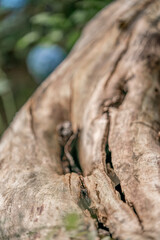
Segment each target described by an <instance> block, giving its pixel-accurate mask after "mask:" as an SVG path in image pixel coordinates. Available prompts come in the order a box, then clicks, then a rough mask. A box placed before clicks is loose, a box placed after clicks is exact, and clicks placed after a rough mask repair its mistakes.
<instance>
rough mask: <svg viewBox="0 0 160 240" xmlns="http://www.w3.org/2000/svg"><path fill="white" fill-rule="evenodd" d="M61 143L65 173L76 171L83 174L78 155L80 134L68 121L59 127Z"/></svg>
mask: <svg viewBox="0 0 160 240" xmlns="http://www.w3.org/2000/svg"><path fill="white" fill-rule="evenodd" d="M57 132H58V136H59V143H60V145H61V162H62V168H63V173H64V174H66V173H71V172H75V173H78V174H82V170H81V166H80V163H79V157H78V135H79V133H76V134H74V133H73V131H72V125H71V123H70V122H69V121H66V122H64V123H62V124H60V125H58V127H57Z"/></svg>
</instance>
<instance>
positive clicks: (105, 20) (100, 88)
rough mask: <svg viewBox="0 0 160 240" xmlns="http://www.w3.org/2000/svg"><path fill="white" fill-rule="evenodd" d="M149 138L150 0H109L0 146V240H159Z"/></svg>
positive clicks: (152, 82) (155, 126) (156, 138)
mask: <svg viewBox="0 0 160 240" xmlns="http://www.w3.org/2000/svg"><path fill="white" fill-rule="evenodd" d="M159 131H160V2H159V0H157V1H156V0H141V1H140V0H132V1H129V0H119V1H116V2H115V3H113V4H111V5H110V6H108V7H107V8H106V9H104V10H103V11H102V12H101V13H100V14H98V15H97V16H96V17H95V19H93V20H92V21H91V22H90V23H89V24H88V26H87V27H86V28H85V29H84V32H83V34H82V36H81V39H80V40H79V41H78V43H77V44H76V46H75V47H74V49H73V50H72V52H71V54H70V55H69V56H68V58H67V59H66V60H65V61H64V62H63V64H61V66H60V67H58V69H57V70H56V71H55V72H54V73H53V74H52V75H51V76H50V77H49V78H48V79H47V80H46V81H45V82H44V83H43V84H42V85H41V86H40V88H39V89H38V90H37V91H36V92H35V94H34V95H33V96H32V97H31V98H30V99H29V101H28V102H27V103H26V104H25V106H24V107H23V108H22V109H21V111H20V112H19V113H18V114H17V116H16V117H15V119H14V121H13V123H12V124H11V125H10V127H9V128H8V130H7V131H6V132H5V134H4V135H3V137H2V139H1V142H0V236H1V238H0V239H22V240H23V239H58V240H60V239H62V240H65V239H66V240H67V239H95V240H97V239H100V238H101V237H100V230H99V229H103V231H104V233H105V234H107V230H108V231H109V232H110V234H111V235H112V237H114V238H117V239H121V240H123V239H124V240H126V239H130V240H132V239H133V240H142V239H143V240H144V239H146V240H149V239H160V209H159V206H160V132H159ZM105 230H106V231H105ZM101 232H102V231H101Z"/></svg>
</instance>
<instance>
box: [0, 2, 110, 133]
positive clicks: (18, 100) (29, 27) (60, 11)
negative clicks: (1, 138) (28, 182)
mask: <svg viewBox="0 0 160 240" xmlns="http://www.w3.org/2000/svg"><path fill="white" fill-rule="evenodd" d="M110 2H112V0H30V1H29V4H28V5H27V6H26V7H25V8H24V9H19V10H16V11H15V10H14V11H11V10H5V9H2V7H0V69H1V73H2V72H3V74H0V109H1V112H2V111H3V110H4V111H5V114H4V115H6V118H7V124H8V123H9V122H10V121H11V119H12V117H13V115H14V114H15V111H17V110H18V109H19V108H20V107H21V106H22V105H23V104H24V102H25V101H26V100H27V99H28V97H29V96H30V95H31V94H32V92H33V91H34V90H35V88H36V87H37V85H36V83H35V82H34V80H33V79H32V77H31V76H30V75H29V73H28V71H27V68H26V63H25V60H26V56H27V54H28V52H29V50H30V49H31V48H32V47H33V46H35V45H37V44H44V45H52V44H58V45H59V46H61V47H62V48H64V49H65V51H66V52H69V51H70V50H71V48H72V47H73V45H74V43H75V42H76V41H77V39H78V38H79V36H80V34H81V30H82V28H83V27H84V25H85V24H86V23H87V22H88V21H89V20H90V19H91V18H92V17H93V16H94V15H95V14H96V13H97V12H98V11H100V10H101V9H102V8H104V7H105V6H106V5H107V4H109V3H110ZM2 75H3V76H4V75H5V79H6V83H5V84H9V85H10V87H8V89H9V90H8V92H10V93H11V95H12V97H10V99H12V100H11V103H10V104H8V107H6V106H5V104H4V100H3V98H2V96H3V88H5V86H4V85H5V84H4V77H2ZM1 82H3V83H1ZM5 91H6V90H4V92H5ZM1 98H2V99H1ZM13 98H14V103H13ZM1 100H2V101H1ZM8 101H9V100H8ZM2 108H3V110H2ZM11 108H12V110H13V111H11ZM1 112H0V133H2V131H3V130H4V128H5V127H6V126H5V125H6V123H5V124H4V120H2V113H1ZM8 113H10V114H8ZM7 115H10V116H9V117H7Z"/></svg>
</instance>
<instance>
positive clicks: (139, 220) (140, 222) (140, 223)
mask: <svg viewBox="0 0 160 240" xmlns="http://www.w3.org/2000/svg"><path fill="white" fill-rule="evenodd" d="M132 209H133V211H134V213H135V215H136V216H137V219H138V222H139V225H140V226H141V229H142V231H144V227H143V224H142V221H141V219H140V217H139V215H138V213H137V211H136V209H135V207H134V204H133V203H132Z"/></svg>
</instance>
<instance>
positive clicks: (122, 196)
mask: <svg viewBox="0 0 160 240" xmlns="http://www.w3.org/2000/svg"><path fill="white" fill-rule="evenodd" d="M115 189H116V191H118V192H119V194H120V197H121V200H122V201H123V202H125V203H126V199H125V195H124V193H123V192H122V188H121V185H120V184H118V185H117V186H116V187H115Z"/></svg>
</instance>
